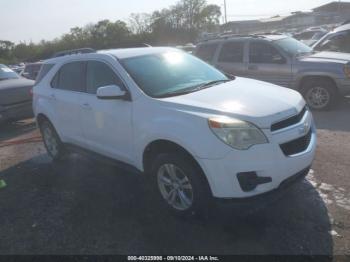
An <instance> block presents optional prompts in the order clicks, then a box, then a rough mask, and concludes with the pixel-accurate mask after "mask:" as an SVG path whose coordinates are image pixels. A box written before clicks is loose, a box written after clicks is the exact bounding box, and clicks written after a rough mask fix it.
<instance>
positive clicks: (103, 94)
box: [97, 85, 128, 100]
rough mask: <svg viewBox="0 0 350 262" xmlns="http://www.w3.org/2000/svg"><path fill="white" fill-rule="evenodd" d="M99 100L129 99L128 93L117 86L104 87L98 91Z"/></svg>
mask: <svg viewBox="0 0 350 262" xmlns="http://www.w3.org/2000/svg"><path fill="white" fill-rule="evenodd" d="M97 97H98V98H99V99H106V100H107V99H109V100H110V99H127V97H128V93H127V92H126V91H124V90H122V89H121V88H120V87H119V86H117V85H109V86H102V87H99V88H98V89H97Z"/></svg>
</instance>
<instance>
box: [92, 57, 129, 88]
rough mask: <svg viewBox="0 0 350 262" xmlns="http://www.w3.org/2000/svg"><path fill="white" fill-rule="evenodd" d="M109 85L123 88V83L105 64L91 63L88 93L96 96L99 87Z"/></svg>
mask: <svg viewBox="0 0 350 262" xmlns="http://www.w3.org/2000/svg"><path fill="white" fill-rule="evenodd" d="M108 85H118V86H120V87H122V86H123V83H122V81H121V80H120V78H119V77H118V76H117V75H116V74H115V73H114V72H113V70H112V69H111V68H110V67H109V66H108V65H106V64H105V63H103V62H99V61H89V62H88V63H87V82H86V86H87V92H88V93H89V94H96V91H97V89H98V88H99V87H102V86H108Z"/></svg>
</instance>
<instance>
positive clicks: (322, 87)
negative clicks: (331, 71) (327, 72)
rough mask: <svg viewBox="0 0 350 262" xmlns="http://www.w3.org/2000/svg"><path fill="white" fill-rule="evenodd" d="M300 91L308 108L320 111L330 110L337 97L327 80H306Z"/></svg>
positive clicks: (332, 85)
mask: <svg viewBox="0 0 350 262" xmlns="http://www.w3.org/2000/svg"><path fill="white" fill-rule="evenodd" d="M301 91H302V94H303V96H304V98H305V100H306V102H307V104H308V105H309V106H310V108H311V109H314V110H320V111H321V110H329V109H331V108H332V106H333V105H334V104H335V102H336V100H337V97H338V94H337V89H336V86H335V85H334V83H333V82H332V81H330V80H327V79H312V80H308V81H306V82H305V83H304V84H303V86H302V90H301Z"/></svg>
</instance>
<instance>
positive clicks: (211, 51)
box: [196, 44, 218, 62]
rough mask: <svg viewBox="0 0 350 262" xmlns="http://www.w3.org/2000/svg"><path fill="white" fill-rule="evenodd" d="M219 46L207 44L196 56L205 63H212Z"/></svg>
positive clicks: (201, 47)
mask: <svg viewBox="0 0 350 262" xmlns="http://www.w3.org/2000/svg"><path fill="white" fill-rule="evenodd" d="M217 47H218V44H206V45H200V46H199V47H198V50H197V52H196V55H197V56H198V57H199V58H201V59H202V60H204V61H207V62H211V61H212V60H213V57H214V55H215V51H216V48H217Z"/></svg>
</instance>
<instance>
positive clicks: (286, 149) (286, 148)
mask: <svg viewBox="0 0 350 262" xmlns="http://www.w3.org/2000/svg"><path fill="white" fill-rule="evenodd" d="M311 135H312V129H311V128H310V131H309V132H308V133H307V134H306V135H305V136H303V137H300V138H298V139H295V140H293V141H290V142H288V143H285V144H282V145H280V147H281V150H282V152H283V153H284V154H285V155H286V156H291V155H295V154H299V153H301V152H304V151H305V150H306V149H307V148H308V146H309V145H310V142H311Z"/></svg>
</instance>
